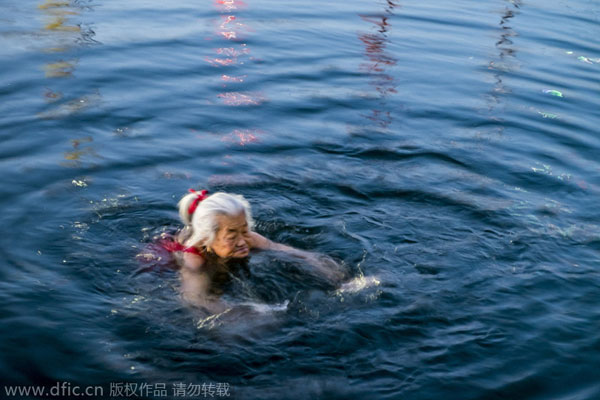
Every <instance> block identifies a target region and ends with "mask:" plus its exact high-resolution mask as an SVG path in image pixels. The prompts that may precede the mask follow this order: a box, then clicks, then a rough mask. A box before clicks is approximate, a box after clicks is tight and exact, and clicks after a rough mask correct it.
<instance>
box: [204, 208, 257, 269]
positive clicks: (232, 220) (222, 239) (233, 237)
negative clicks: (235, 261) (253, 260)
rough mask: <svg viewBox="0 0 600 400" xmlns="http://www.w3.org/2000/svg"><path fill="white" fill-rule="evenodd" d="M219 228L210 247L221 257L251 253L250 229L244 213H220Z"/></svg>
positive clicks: (218, 218)
mask: <svg viewBox="0 0 600 400" xmlns="http://www.w3.org/2000/svg"><path fill="white" fill-rule="evenodd" d="M216 219H217V223H218V226H219V230H218V231H217V234H216V236H215V240H214V241H213V243H212V245H211V246H210V248H211V249H212V251H214V253H215V254H216V255H217V256H219V257H221V258H244V257H248V254H250V230H249V229H248V224H247V223H246V215H245V214H244V213H241V214H238V215H236V216H233V217H232V216H229V215H218V216H217V218H216Z"/></svg>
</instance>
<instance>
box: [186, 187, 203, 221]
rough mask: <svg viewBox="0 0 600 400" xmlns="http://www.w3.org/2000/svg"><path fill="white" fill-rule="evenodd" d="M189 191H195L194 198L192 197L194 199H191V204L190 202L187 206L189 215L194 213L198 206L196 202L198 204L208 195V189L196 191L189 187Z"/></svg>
mask: <svg viewBox="0 0 600 400" xmlns="http://www.w3.org/2000/svg"><path fill="white" fill-rule="evenodd" d="M190 193H196V198H195V199H194V201H192V204H190V206H189V207H188V214H189V215H190V217H191V216H192V214H193V213H194V211H196V208H198V204H200V202H201V201H202V200H204V199H206V198H207V197H208V190H203V191H201V192H199V193H198V192H196V191H195V190H194V189H190Z"/></svg>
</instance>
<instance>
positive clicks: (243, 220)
mask: <svg viewBox="0 0 600 400" xmlns="http://www.w3.org/2000/svg"><path fill="white" fill-rule="evenodd" d="M179 216H180V217H181V220H182V222H183V223H184V225H185V226H184V228H183V229H182V230H181V231H180V233H179V235H178V236H177V239H176V240H177V241H176V242H175V243H174V245H175V246H174V247H173V248H171V250H172V251H175V252H176V253H177V258H178V260H179V262H180V264H181V270H180V272H181V279H182V295H183V298H184V299H185V300H186V301H187V302H189V303H191V304H193V305H198V306H204V307H207V308H209V309H214V305H215V302H216V301H217V300H218V297H219V295H220V293H219V291H218V288H215V287H214V286H215V285H214V283H215V281H216V280H218V279H219V276H223V275H227V274H228V273H229V272H230V271H229V268H230V266H231V265H232V263H231V261H239V260H244V259H246V258H247V257H248V256H249V254H250V252H251V251H252V250H254V249H258V250H274V251H282V252H285V253H287V254H289V255H292V256H294V257H298V258H301V259H302V260H304V261H306V262H308V264H310V265H311V266H312V267H313V268H314V270H313V272H315V273H317V274H319V275H321V276H323V277H324V278H326V279H327V280H328V281H329V282H331V283H339V282H340V281H341V279H342V278H343V277H344V275H345V273H344V272H343V271H342V270H341V268H340V266H339V265H338V264H337V263H335V262H334V261H333V260H332V259H331V258H329V257H327V256H324V255H320V254H316V253H311V252H307V251H303V250H299V249H295V248H293V247H290V246H286V245H284V244H280V243H275V242H272V241H271V240H269V239H267V238H265V237H263V236H262V235H260V234H258V233H256V232H254V231H253V230H252V229H253V227H254V221H253V219H252V212H251V210H250V204H249V203H248V201H247V200H246V199H245V198H244V197H243V196H240V195H236V194H229V193H223V192H219V193H215V194H212V195H208V192H207V191H206V190H203V191H201V192H197V191H195V190H190V193H188V194H186V195H185V196H184V197H183V198H182V199H181V200H180V201H179Z"/></svg>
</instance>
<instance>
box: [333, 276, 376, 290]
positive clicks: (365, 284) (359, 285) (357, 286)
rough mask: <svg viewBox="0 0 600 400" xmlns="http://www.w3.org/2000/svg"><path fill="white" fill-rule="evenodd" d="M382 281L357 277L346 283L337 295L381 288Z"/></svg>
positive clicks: (371, 277) (374, 278) (370, 277)
mask: <svg viewBox="0 0 600 400" xmlns="http://www.w3.org/2000/svg"><path fill="white" fill-rule="evenodd" d="M380 284H381V281H380V280H379V279H377V277H375V276H364V275H361V276H357V277H356V278H354V279H352V280H351V281H349V282H346V283H344V284H343V285H342V286H341V287H340V288H339V289H338V290H336V291H335V293H336V294H342V293H357V292H360V291H361V290H363V289H366V288H369V287H372V286H379V285H380Z"/></svg>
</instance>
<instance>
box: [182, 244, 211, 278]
mask: <svg viewBox="0 0 600 400" xmlns="http://www.w3.org/2000/svg"><path fill="white" fill-rule="evenodd" d="M182 251H183V257H182V261H183V263H182V267H183V268H184V269H187V270H189V271H193V272H200V271H201V269H202V267H203V266H204V265H205V264H206V255H205V254H204V253H203V252H202V251H200V250H198V249H196V248H195V247H187V248H185V250H182Z"/></svg>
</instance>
